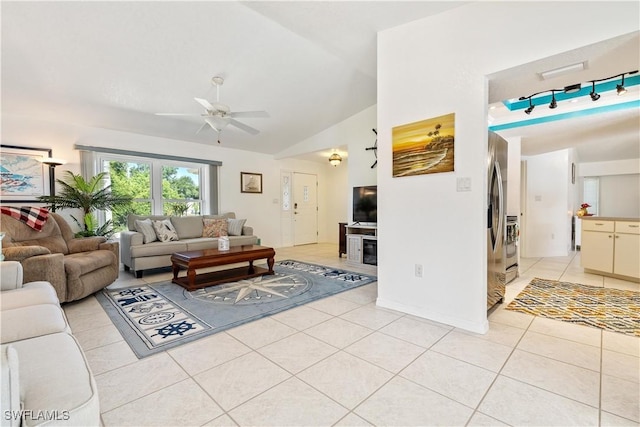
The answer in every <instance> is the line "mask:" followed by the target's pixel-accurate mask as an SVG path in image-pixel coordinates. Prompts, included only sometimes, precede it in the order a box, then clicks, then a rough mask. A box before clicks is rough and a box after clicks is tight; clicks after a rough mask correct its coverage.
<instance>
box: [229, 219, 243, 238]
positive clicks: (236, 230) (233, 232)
mask: <svg viewBox="0 0 640 427" xmlns="http://www.w3.org/2000/svg"><path fill="white" fill-rule="evenodd" d="M245 222H247V220H246V219H231V218H229V219H228V220H227V232H228V233H229V236H241V235H242V227H244V223H245Z"/></svg>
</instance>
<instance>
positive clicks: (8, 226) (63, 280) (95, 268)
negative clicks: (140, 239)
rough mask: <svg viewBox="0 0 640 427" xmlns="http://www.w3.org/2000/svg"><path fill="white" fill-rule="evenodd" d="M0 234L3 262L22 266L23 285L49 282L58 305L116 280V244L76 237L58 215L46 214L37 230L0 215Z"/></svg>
mask: <svg viewBox="0 0 640 427" xmlns="http://www.w3.org/2000/svg"><path fill="white" fill-rule="evenodd" d="M0 231H3V232H4V233H5V236H4V239H3V240H2V254H3V255H4V257H5V260H7V261H19V262H20V263H21V264H22V267H23V271H24V281H25V282H34V281H40V280H44V281H47V282H49V283H51V284H52V285H53V287H54V288H55V290H56V294H57V295H58V299H59V300H60V302H68V301H75V300H78V299H81V298H84V297H86V296H87V295H91V294H92V293H94V292H96V291H98V290H100V289H102V288H104V287H106V286H108V285H110V284H111V283H113V282H114V281H115V280H116V279H117V278H118V271H119V266H120V260H119V245H118V243H117V242H107V241H106V238H104V237H83V238H76V237H75V236H74V234H73V231H72V230H71V227H70V226H69V224H68V223H67V222H66V221H65V219H64V218H63V217H61V216H60V215H58V214H55V213H50V214H49V219H48V220H47V222H46V223H45V225H44V227H43V228H42V230H40V231H36V230H34V229H33V228H31V227H29V226H28V225H26V224H24V223H23V222H21V221H20V220H18V219H15V218H12V217H11V216H9V215H0Z"/></svg>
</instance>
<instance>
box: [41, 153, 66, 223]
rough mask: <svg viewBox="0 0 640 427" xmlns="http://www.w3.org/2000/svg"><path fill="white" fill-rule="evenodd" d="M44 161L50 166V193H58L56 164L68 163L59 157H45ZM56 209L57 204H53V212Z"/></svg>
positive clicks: (53, 194)
mask: <svg viewBox="0 0 640 427" xmlns="http://www.w3.org/2000/svg"><path fill="white" fill-rule="evenodd" d="M42 163H43V164H45V165H47V166H49V194H51V195H52V196H55V195H56V166H60V165H64V164H65V163H67V162H66V161H65V160H62V159H57V158H54V157H45V158H44V159H43V160H42ZM55 211H56V205H55V204H52V205H51V212H55Z"/></svg>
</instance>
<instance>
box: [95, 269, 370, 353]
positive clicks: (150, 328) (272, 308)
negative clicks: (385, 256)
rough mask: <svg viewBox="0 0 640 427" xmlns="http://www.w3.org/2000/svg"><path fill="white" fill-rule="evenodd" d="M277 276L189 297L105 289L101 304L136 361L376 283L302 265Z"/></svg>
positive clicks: (145, 289) (147, 289)
mask: <svg viewBox="0 0 640 427" xmlns="http://www.w3.org/2000/svg"><path fill="white" fill-rule="evenodd" d="M274 270H275V272H276V274H275V275H272V276H262V277H256V278H253V279H247V280H241V281H238V282H232V283H226V284H223V285H217V286H211V287H208V288H203V289H199V290H196V291H192V292H189V291H187V290H186V289H184V288H182V287H181V286H178V285H176V284H174V283H171V281H166V282H159V283H152V284H148V285H141V286H133V287H129V288H120V289H114V290H109V289H104V290H103V291H101V292H98V293H97V294H96V297H97V299H98V301H99V302H100V303H101V304H102V306H103V307H104V309H105V311H106V312H107V314H108V315H109V317H111V320H113V323H114V324H115V326H116V327H117V328H118V330H119V331H120V333H121V334H122V336H123V337H124V339H125V341H126V342H127V343H128V344H129V346H130V347H131V349H132V350H133V351H134V352H135V353H136V355H137V356H138V358H142V357H146V356H149V355H151V354H154V353H158V352H160V351H164V350H168V349H170V348H173V347H177V346H179V345H182V344H185V343H187V342H191V341H194V340H196V339H199V338H202V337H206V336H208V335H211V334H214V333H216V332H220V331H224V330H225V329H229V328H233V327H234V326H238V325H242V324H243V323H247V322H251V321H253V320H257V319H260V318H262V317H265V316H270V315H272V314H275V313H279V312H281V311H284V310H288V309H290V308H294V307H297V306H299V305H302V304H306V303H308V302H311V301H314V300H317V299H320V298H324V297H328V296H331V295H335V294H337V293H340V292H344V291H347V290H350V289H355V288H357V287H359V286H362V285H366V284H368V283H372V282H375V281H376V280H377V278H376V277H375V276H371V275H366V274H361V273H354V272H352V271H346V270H342V269H336V268H333V267H325V266H321V265H314V264H308V263H303V262H298V261H292V260H287V261H279V262H276V263H275V266H274Z"/></svg>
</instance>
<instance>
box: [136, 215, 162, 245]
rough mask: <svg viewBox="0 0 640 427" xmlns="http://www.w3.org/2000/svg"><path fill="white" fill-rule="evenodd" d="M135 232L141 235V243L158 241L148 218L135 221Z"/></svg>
mask: <svg viewBox="0 0 640 427" xmlns="http://www.w3.org/2000/svg"><path fill="white" fill-rule="evenodd" d="M136 231H137V232H138V233H142V236H143V237H142V243H145V244H146V243H151V242H155V241H156V240H158V238H157V237H156V232H155V230H154V229H153V223H152V222H151V220H150V219H149V218H147V219H137V220H136Z"/></svg>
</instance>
